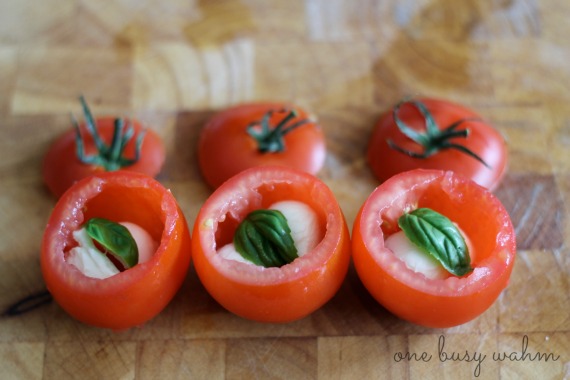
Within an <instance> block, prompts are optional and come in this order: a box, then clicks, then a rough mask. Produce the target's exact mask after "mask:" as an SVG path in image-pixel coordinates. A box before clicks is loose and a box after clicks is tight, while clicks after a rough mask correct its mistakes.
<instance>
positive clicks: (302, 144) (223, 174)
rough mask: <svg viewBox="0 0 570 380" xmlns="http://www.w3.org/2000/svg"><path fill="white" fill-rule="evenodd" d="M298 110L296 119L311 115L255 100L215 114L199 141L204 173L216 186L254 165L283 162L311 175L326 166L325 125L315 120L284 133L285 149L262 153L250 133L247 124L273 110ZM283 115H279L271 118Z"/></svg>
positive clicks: (290, 107) (301, 110)
mask: <svg viewBox="0 0 570 380" xmlns="http://www.w3.org/2000/svg"><path fill="white" fill-rule="evenodd" d="M283 108H288V109H295V110H296V111H297V113H298V115H297V117H295V118H294V119H293V120H292V122H293V123H294V122H296V121H299V120H302V119H304V118H308V117H309V115H308V113H307V112H306V111H304V110H303V109H301V108H299V107H296V106H292V105H287V104H283V103H252V104H242V105H238V106H235V107H232V108H229V109H227V110H225V111H223V112H220V113H218V114H217V115H215V116H214V117H213V118H212V119H211V120H210V121H208V122H207V123H206V125H205V126H204V128H203V130H202V132H201V135H200V140H199V143H198V162H199V165H200V170H201V172H202V176H203V177H204V180H205V181H206V183H207V184H208V185H209V186H211V187H212V188H214V189H215V188H217V187H218V186H220V185H221V184H222V183H223V182H224V181H226V180H227V179H229V178H230V177H232V176H234V175H235V174H237V173H239V172H240V171H242V170H245V169H247V168H250V167H254V166H258V165H283V166H289V167H292V168H295V169H298V170H302V171H305V172H307V173H310V174H316V173H317V172H318V171H319V170H320V169H321V168H322V166H323V164H324V160H325V155H326V147H325V138H324V134H323V131H322V129H321V127H320V126H319V125H318V124H317V123H315V122H314V121H310V122H309V123H307V124H305V125H302V126H300V127H298V128H296V129H295V130H294V131H291V132H290V133H287V134H286V135H285V136H284V143H285V150H284V151H282V152H276V153H261V152H259V151H258V148H257V143H256V141H255V140H254V139H253V138H252V137H251V136H249V135H248V134H247V132H246V128H247V126H248V125H249V124H250V123H252V122H255V121H259V120H261V119H262V117H263V115H264V114H266V113H267V112H268V111H271V110H279V109H283ZM282 117H283V115H282V114H275V115H274V116H273V117H272V118H271V121H272V122H273V123H277V122H278V121H279V120H280V119H281V118H282Z"/></svg>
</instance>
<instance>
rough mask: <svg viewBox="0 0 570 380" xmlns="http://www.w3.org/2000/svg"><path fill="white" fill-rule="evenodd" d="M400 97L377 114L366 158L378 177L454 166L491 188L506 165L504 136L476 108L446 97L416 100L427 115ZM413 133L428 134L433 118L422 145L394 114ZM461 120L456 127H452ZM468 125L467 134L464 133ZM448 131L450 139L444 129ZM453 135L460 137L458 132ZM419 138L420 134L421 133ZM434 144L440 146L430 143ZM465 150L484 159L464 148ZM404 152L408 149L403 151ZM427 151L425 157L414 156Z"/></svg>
mask: <svg viewBox="0 0 570 380" xmlns="http://www.w3.org/2000/svg"><path fill="white" fill-rule="evenodd" d="M413 102H415V101H411V102H404V103H401V104H399V105H397V106H396V107H394V109H393V110H391V111H390V112H387V113H385V114H384V115H382V116H381V117H380V120H379V121H378V123H377V124H376V127H375V129H374V132H373V133H372V136H371V139H370V142H369V145H368V152H367V159H368V163H369V165H370V167H371V169H372V171H373V173H374V175H376V177H378V179H379V180H380V181H385V180H387V179H388V178H390V177H392V176H393V175H395V174H397V173H401V172H405V171H408V170H412V169H416V168H421V169H437V170H452V171H454V172H457V173H459V174H461V175H463V176H465V177H468V178H470V179H472V180H473V181H475V182H477V183H478V184H480V185H481V186H484V187H486V188H488V189H490V190H493V189H495V188H496V186H497V185H498V183H499V181H500V180H501V179H502V177H503V174H504V173H505V171H506V168H507V147H506V144H505V141H504V139H503V137H502V136H501V135H500V134H499V132H497V130H495V129H494V128H493V127H491V126H490V125H489V124H488V123H486V122H485V121H483V120H482V119H481V117H480V116H479V115H477V114H476V113H475V112H473V111H471V110H469V109H467V108H465V107H462V106H460V105H458V104H454V103H451V102H448V101H445V100H436V99H419V102H420V103H423V104H424V105H425V107H426V110H427V112H428V113H429V114H428V115H427V116H424V115H422V112H421V109H420V108H418V107H417V106H415V105H414V104H413ZM395 115H396V116H397V117H398V119H399V120H400V121H401V122H403V123H404V124H405V125H406V126H408V127H409V128H410V129H411V130H412V132H411V133H415V132H419V133H422V134H424V135H425V134H426V131H427V130H428V128H429V127H428V125H429V121H430V117H431V118H433V121H434V122H435V125H434V128H433V129H431V130H432V131H433V137H432V138H431V141H430V142H429V143H428V144H431V147H430V148H424V147H423V146H422V144H419V143H418V142H416V141H414V140H412V139H411V138H409V137H408V136H406V134H405V133H403V132H402V130H401V129H400V128H399V127H398V125H397V123H396V122H395V117H394V116H395ZM461 120H464V121H463V122H460V123H459V124H458V125H456V126H455V127H454V128H452V129H451V130H450V129H447V128H449V127H450V126H452V125H454V124H456V123H458V122H459V121H461ZM464 130H467V131H468V132H467V137H465V136H464V135H463V133H462V132H459V131H464ZM448 133H451V135H450V136H449V138H448V139H445V138H443V139H442V137H445V135H446V134H448ZM457 134H458V135H459V136H457ZM419 139H422V137H419ZM434 146H435V147H436V148H437V147H438V146H439V150H438V149H436V148H433V147H434ZM465 149H468V150H469V151H471V152H472V153H474V154H475V155H476V156H478V157H479V159H481V160H482V161H484V163H485V164H486V165H485V164H484V163H482V162H481V161H479V160H478V159H477V158H475V157H474V156H472V155H470V154H469V153H468V152H466V151H465ZM404 151H406V152H408V153H404ZM423 154H427V155H428V157H426V158H418V157H416V156H418V155H423Z"/></svg>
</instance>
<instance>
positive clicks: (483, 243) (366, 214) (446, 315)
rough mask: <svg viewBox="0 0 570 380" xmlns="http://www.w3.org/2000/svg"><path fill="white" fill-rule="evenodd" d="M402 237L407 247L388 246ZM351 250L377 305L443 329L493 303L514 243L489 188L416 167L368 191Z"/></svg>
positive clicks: (510, 261)
mask: <svg viewBox="0 0 570 380" xmlns="http://www.w3.org/2000/svg"><path fill="white" fill-rule="evenodd" d="M410 220H411V222H410ZM441 220H444V222H441ZM445 220H447V222H445ZM445 223H447V224H445ZM410 225H411V230H412V231H409V229H410ZM450 231H451V232H450ZM402 234H404V235H406V236H407V237H406V238H403V240H405V241H407V243H406V244H403V243H399V242H397V243H392V241H395V240H398V239H400V238H399V236H400V235H402ZM408 238H409V239H408ZM400 240H401V239H400ZM389 241H390V243H389ZM409 241H411V242H412V243H410V242H409ZM422 243H425V245H423V246H422ZM426 245H427V246H429V247H426ZM410 246H411V247H412V248H410ZM352 250H353V261H354V265H355V268H356V271H357V273H358V276H359V277H360V279H361V281H362V282H363V284H364V286H365V287H366V288H367V289H368V291H369V292H370V294H371V295H372V296H373V297H374V298H375V299H376V300H377V301H378V302H379V303H380V304H381V305H383V306H384V307H385V308H386V309H388V310H389V311H390V312H392V313H393V314H395V315H397V316H398V317H400V318H402V319H405V320H408V321H410V322H413V323H416V324H419V325H423V326H428V327H437V328H443V327H451V326H456V325H460V324H463V323H466V322H468V321H470V320H472V319H474V318H475V317H477V316H478V315H480V314H481V313H483V312H484V311H485V310H487V309H488V308H489V307H490V306H491V305H492V304H493V303H494V301H495V300H496V299H497V297H498V296H499V294H500V293H501V291H502V290H503V289H504V288H505V287H506V286H507V283H508V281H509V277H510V274H511V271H512V269H513V264H514V260H515V254H516V242H515V232H514V229H513V225H512V222H511V220H510V217H509V215H508V213H507V211H506V210H505V209H504V207H503V205H502V204H501V203H500V201H499V200H498V199H497V198H496V197H495V196H493V194H492V193H491V192H490V191H488V190H487V189H485V188H483V187H481V186H479V185H477V184H476V183H475V182H473V181H471V180H469V179H466V178H464V177H462V176H459V175H457V174H454V173H453V172H449V171H448V172H445V171H439V170H423V169H416V170H412V171H408V172H404V173H401V174H398V175H396V176H394V177H392V178H390V179H389V180H387V181H386V182H384V183H383V184H381V185H380V186H378V187H377V188H376V189H375V190H374V191H373V192H372V194H371V195H370V196H369V198H368V199H367V200H366V201H365V203H364V204H363V206H362V207H361V209H360V211H359V213H358V215H357V217H356V220H355V223H354V226H353V232H352Z"/></svg>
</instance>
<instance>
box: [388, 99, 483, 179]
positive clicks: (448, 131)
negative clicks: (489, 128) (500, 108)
mask: <svg viewBox="0 0 570 380" xmlns="http://www.w3.org/2000/svg"><path fill="white" fill-rule="evenodd" d="M404 104H411V105H413V106H415V107H416V108H417V109H418V110H419V111H420V113H421V114H422V116H423V118H424V122H425V126H426V131H425V133H422V132H418V131H416V130H415V129H413V128H411V127H410V126H408V125H406V123H404V122H403V121H402V119H400V118H399V116H398V111H399V110H400V108H401V107H402V106H403V105H404ZM392 114H393V117H394V121H395V122H396V125H397V126H398V129H399V130H400V132H402V133H403V134H404V135H406V137H408V138H409V139H411V140H412V141H414V142H416V143H417V144H419V145H421V146H422V147H423V149H424V151H423V153H416V152H412V151H409V150H406V149H404V148H402V147H400V146H398V145H396V144H395V143H394V142H393V141H392V140H390V139H389V140H386V142H387V143H388V145H389V146H390V148H392V149H394V150H397V151H398V152H401V153H404V154H406V155H408V156H410V157H414V158H428V157H430V156H432V155H433V154H435V153H437V152H439V151H440V150H444V149H456V150H458V151H460V152H462V153H465V154H467V155H469V156H471V157H473V158H474V159H476V160H477V161H479V162H480V163H482V164H483V165H485V167H487V168H489V169H491V166H490V165H489V164H487V163H486V162H485V161H484V160H483V159H482V158H481V157H480V156H479V155H477V154H476V153H475V152H473V151H471V150H470V149H469V148H467V147H465V146H463V145H460V144H456V143H452V142H450V140H451V139H453V138H457V137H461V138H467V137H468V136H469V129H467V128H466V129H460V130H457V128H458V127H459V126H460V125H461V124H463V123H465V122H469V121H474V122H480V121H482V120H481V119H479V118H465V119H461V120H458V121H456V122H454V123H452V124H451V125H449V126H447V127H445V128H443V129H440V128H439V126H438V125H437V123H436V121H435V119H434V118H433V116H432V114H431V113H430V112H429V110H428V109H427V107H426V106H425V104H423V103H422V102H420V101H417V100H410V101H408V100H404V101H401V102H400V103H398V104H397V105H396V106H395V107H394V108H393V109H392Z"/></svg>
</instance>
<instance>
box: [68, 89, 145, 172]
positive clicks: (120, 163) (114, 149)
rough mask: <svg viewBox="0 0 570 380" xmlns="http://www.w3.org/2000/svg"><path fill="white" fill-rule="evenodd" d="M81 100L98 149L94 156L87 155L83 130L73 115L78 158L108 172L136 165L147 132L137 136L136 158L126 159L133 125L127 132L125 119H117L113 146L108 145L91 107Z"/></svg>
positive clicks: (128, 127)
mask: <svg viewBox="0 0 570 380" xmlns="http://www.w3.org/2000/svg"><path fill="white" fill-rule="evenodd" d="M79 100H80V101H81V105H82V108H83V114H84V117H85V127H86V129H87V132H88V133H89V134H90V135H91V137H92V138H93V142H94V144H95V148H96V149H97V153H95V154H92V155H87V154H86V153H85V143H84V141H83V138H82V136H81V129H80V127H79V123H78V122H77V119H76V118H75V116H74V115H73V114H72V115H71V122H72V124H73V126H74V128H75V131H76V133H75V147H76V155H77V158H78V159H79V160H80V161H81V162H83V163H84V164H87V165H96V166H100V167H102V168H104V169H105V170H106V171H115V170H119V169H121V168H124V167H127V166H131V165H133V164H134V163H136V162H137V161H138V160H139V159H140V154H141V149H142V143H143V139H144V136H145V132H144V131H141V132H140V133H139V134H138V136H137V139H136V142H135V155H134V157H133V158H126V157H124V150H125V148H126V146H127V144H128V142H129V141H130V140H131V139H132V138H133V136H134V128H133V126H132V123H129V125H128V126H127V128H126V130H125V121H124V120H123V119H115V121H114V129H113V138H112V140H111V144H110V145H107V144H105V142H104V141H103V140H102V139H101V136H100V135H99V131H98V129H97V125H96V123H95V119H94V118H93V115H92V114H91V110H90V109H89V106H88V105H87V102H86V101H85V98H84V97H83V96H81V97H80V98H79Z"/></svg>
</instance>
